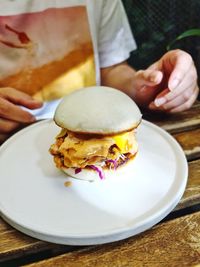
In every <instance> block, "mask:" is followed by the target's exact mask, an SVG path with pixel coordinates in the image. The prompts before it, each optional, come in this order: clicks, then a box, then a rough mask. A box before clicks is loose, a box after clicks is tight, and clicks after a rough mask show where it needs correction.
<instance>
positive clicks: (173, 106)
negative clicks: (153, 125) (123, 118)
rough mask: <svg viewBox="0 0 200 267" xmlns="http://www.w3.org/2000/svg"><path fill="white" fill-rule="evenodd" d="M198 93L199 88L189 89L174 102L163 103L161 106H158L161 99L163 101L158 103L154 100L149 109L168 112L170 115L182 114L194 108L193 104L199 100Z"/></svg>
mask: <svg viewBox="0 0 200 267" xmlns="http://www.w3.org/2000/svg"><path fill="white" fill-rule="evenodd" d="M198 92H199V89H198V87H195V88H193V89H188V90H186V91H185V94H181V95H179V96H177V97H175V98H174V99H173V100H171V101H169V102H166V103H163V104H161V105H156V103H157V101H159V99H162V98H158V99H157V101H156V100H154V101H153V102H151V104H150V105H149V108H150V109H151V110H160V111H167V112H170V113H175V112H180V111H183V110H186V109H189V108H190V107H191V106H192V104H193V103H194V101H195V100H196V98H197V95H198ZM186 93H187V94H186ZM159 104H160V103H159Z"/></svg>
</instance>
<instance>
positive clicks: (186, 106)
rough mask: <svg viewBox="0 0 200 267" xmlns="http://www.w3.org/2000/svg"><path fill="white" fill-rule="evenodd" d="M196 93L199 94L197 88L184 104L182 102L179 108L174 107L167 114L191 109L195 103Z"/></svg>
mask: <svg viewBox="0 0 200 267" xmlns="http://www.w3.org/2000/svg"><path fill="white" fill-rule="evenodd" d="M198 93H199V89H198V87H196V88H195V91H194V93H193V94H192V95H191V97H190V98H189V99H188V100H187V101H186V102H184V103H183V104H181V105H179V106H176V107H175V108H173V109H170V110H169V112H170V113H176V112H181V111H184V110H187V109H189V108H191V106H192V105H193V103H194V102H195V100H196V98H197V95H198Z"/></svg>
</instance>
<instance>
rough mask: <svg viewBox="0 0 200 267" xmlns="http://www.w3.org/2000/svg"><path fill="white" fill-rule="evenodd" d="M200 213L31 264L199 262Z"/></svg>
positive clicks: (108, 266) (136, 266) (76, 266)
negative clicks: (105, 243) (115, 240)
mask: <svg viewBox="0 0 200 267" xmlns="http://www.w3.org/2000/svg"><path fill="white" fill-rule="evenodd" d="M199 225H200V212H197V213H194V214H191V215H187V216H184V217H181V218H178V219H175V220H172V221H167V222H165V223H162V224H159V225H157V226H155V227H154V228H152V229H151V230H148V231H146V232H144V233H142V234H140V235H138V236H135V237H132V238H129V239H127V240H123V241H119V242H115V243H111V244H107V245H101V246H93V247H90V248H87V249H83V250H81V251H74V252H71V253H67V254H65V255H61V256H57V257H54V258H51V259H48V260H44V261H42V262H40V263H39V262H38V263H36V264H31V265H27V266H29V267H34V266H37V267H53V266H59V267H62V266H65V267H68V266H69V267H82V266H84V267H94V266H95V267H112V266H114V267H125V266H126V267H128V266H133V267H142V266H149V267H182V266H195V265H197V264H199V263H200V227H199Z"/></svg>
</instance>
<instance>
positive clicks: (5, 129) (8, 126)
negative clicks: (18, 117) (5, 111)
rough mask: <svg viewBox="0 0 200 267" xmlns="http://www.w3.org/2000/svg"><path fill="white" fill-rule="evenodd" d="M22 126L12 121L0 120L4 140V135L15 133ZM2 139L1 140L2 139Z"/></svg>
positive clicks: (0, 131) (0, 129) (0, 130)
mask: <svg viewBox="0 0 200 267" xmlns="http://www.w3.org/2000/svg"><path fill="white" fill-rule="evenodd" d="M19 126H20V124H19V123H17V122H15V121H11V120H6V119H2V118H1V119H0V133H1V134H2V139H3V137H4V135H7V134H8V133H10V132H12V131H14V130H15V129H17V128H18V127H19ZM0 139H1V138H0Z"/></svg>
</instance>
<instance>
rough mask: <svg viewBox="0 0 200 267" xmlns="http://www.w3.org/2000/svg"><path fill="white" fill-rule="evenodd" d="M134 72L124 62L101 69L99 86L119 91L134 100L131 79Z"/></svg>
mask: <svg viewBox="0 0 200 267" xmlns="http://www.w3.org/2000/svg"><path fill="white" fill-rule="evenodd" d="M135 73H136V71H135V70H134V69H133V68H131V67H130V66H129V65H128V64H127V63H126V62H123V63H120V64H118V65H115V66H111V67H108V68H102V69H101V85H104V86H109V87H113V88H116V89H119V90H121V91H123V92H124V93H126V94H127V95H129V96H130V97H131V98H133V99H134V98H135V92H134V89H133V79H134V75H135Z"/></svg>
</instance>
